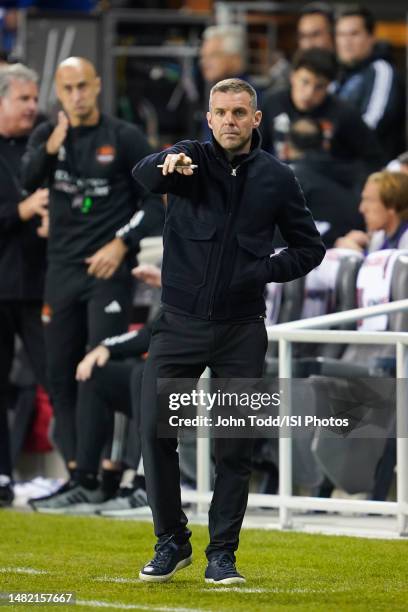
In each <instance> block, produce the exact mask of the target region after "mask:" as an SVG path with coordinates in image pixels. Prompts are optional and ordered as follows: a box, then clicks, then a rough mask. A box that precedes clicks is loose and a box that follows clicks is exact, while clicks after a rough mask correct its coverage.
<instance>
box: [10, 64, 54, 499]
mask: <svg viewBox="0 0 408 612" xmlns="http://www.w3.org/2000/svg"><path fill="white" fill-rule="evenodd" d="M37 107H38V86H37V75H36V73H35V72H34V71H33V70H30V69H29V68H27V67H26V66H23V65H22V64H14V65H12V66H6V67H2V68H0V184H1V193H0V242H1V249H0V507H1V506H6V505H9V504H11V503H12V500H13V491H12V486H11V477H12V469H11V468H12V466H11V459H10V449H9V446H10V445H9V432H8V425H7V408H6V388H7V385H8V378H9V374H10V369H11V363H12V359H13V354H14V340H15V336H16V335H18V336H19V337H20V338H21V340H22V343H23V345H24V348H25V349H26V352H27V355H28V357H29V360H30V362H31V365H32V367H33V370H34V373H35V375H36V378H37V380H38V382H40V383H42V384H45V363H44V359H45V351H44V345H43V332H42V325H41V305H42V295H43V280H44V271H45V244H46V242H45V240H44V238H45V237H46V234H47V222H48V212H47V204H48V190H47V189H37V190H36V191H35V192H34V193H33V194H32V195H30V196H28V197H25V195H24V194H23V191H22V188H21V185H20V167H21V157H22V155H23V153H24V150H25V146H26V143H27V139H28V135H29V134H30V132H31V131H32V128H33V126H34V123H35V121H36V119H37Z"/></svg>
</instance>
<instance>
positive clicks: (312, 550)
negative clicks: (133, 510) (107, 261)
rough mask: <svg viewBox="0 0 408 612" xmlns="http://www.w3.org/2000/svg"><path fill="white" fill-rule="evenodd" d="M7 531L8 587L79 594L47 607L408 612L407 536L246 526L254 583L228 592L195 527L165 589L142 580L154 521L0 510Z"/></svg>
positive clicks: (3, 550) (243, 557)
mask: <svg viewBox="0 0 408 612" xmlns="http://www.w3.org/2000/svg"><path fill="white" fill-rule="evenodd" d="M0 528H1V529H0V591H3V592H4V591H12V592H16V591H30V592H33V591H37V592H46V593H49V592H53V593H54V592H63V591H64V592H71V591H74V592H75V593H76V597H77V604H76V605H75V606H67V605H59V606H53V605H47V606H46V607H45V608H44V609H45V610H60V611H61V610H68V611H71V612H74V611H75V612H79V610H84V611H85V610H89V609H102V610H146V611H148V610H153V611H157V612H160V611H163V612H190V611H191V612H198V611H201V610H212V611H217V612H223V611H227V610H231V611H233V612H239V611H245V612H256V611H262V612H264V611H267V610H296V611H303V610H310V611H313V612H316V611H322V612H331V611H335V612H340V611H342V610H353V611H354V610H356V611H364V612H371V611H373V610H381V611H384V612H388V611H391V610H408V542H404V541H385V540H367V539H358V538H347V537H335V536H320V535H303V534H297V533H281V532H277V531H263V530H244V531H243V532H242V537H241V545H240V550H239V554H238V568H239V569H240V571H241V572H242V573H243V574H244V575H245V576H246V578H247V583H246V584H245V585H243V586H241V587H237V586H236V587H229V588H227V587H214V586H211V585H206V584H205V583H204V580H203V573H204V569H205V557H204V554H203V551H204V548H205V546H206V542H207V532H206V529H205V528H203V527H197V526H193V528H192V529H193V539H192V543H193V549H194V555H195V556H194V561H193V565H192V566H190V567H188V568H186V569H184V570H182V571H180V572H179V573H178V574H176V576H175V577H174V579H173V580H172V581H171V582H169V583H167V584H163V585H157V584H145V583H141V582H139V581H138V580H137V575H138V572H139V569H140V567H141V565H142V564H143V563H144V562H146V561H148V560H149V558H150V557H151V554H152V544H153V536H152V529H151V526H150V524H148V523H142V522H133V521H114V520H110V519H102V518H79V517H63V516H45V515H38V514H34V513H19V512H12V511H1V512H0ZM34 607H35V608H37V607H39V606H38V605H31V606H30V605H27V604H26V605H24V606H23V605H18V606H17V605H16V606H10V605H9V606H7V607H5V608H4V609H5V610H6V609H13V610H27V609H30V608H34Z"/></svg>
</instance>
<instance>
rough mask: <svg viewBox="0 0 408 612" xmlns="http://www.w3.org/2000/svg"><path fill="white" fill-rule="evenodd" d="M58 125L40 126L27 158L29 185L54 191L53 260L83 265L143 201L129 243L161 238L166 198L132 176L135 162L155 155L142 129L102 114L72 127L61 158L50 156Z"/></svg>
mask: <svg viewBox="0 0 408 612" xmlns="http://www.w3.org/2000/svg"><path fill="white" fill-rule="evenodd" d="M54 127H55V126H54V124H52V123H51V122H46V123H43V124H41V125H40V126H38V128H36V129H35V130H34V132H33V133H32V135H31V137H30V139H29V142H28V146H27V153H26V154H25V156H24V158H23V181H24V184H25V187H26V188H27V189H28V190H30V191H32V190H34V189H36V188H37V187H40V186H48V187H49V188H50V232H49V240H48V243H49V244H48V259H49V261H50V262H52V263H54V262H57V263H64V264H65V263H74V264H77V263H83V262H84V259H85V258H86V257H88V256H90V255H93V254H94V253H95V251H97V250H98V249H99V248H101V247H102V246H104V245H105V244H106V243H107V242H109V241H110V240H112V239H113V238H114V237H115V235H116V232H117V230H118V229H119V228H121V227H123V226H124V225H125V224H128V222H129V220H130V219H131V217H132V216H133V215H134V213H135V212H137V211H139V209H140V204H141V200H144V201H145V202H146V203H147V202H148V207H146V211H145V212H144V213H143V214H139V215H138V216H137V218H136V221H135V222H134V223H133V224H128V226H127V228H128V230H127V232H125V234H129V231H130V230H131V236H130V240H125V242H126V243H127V245H128V246H129V247H131V248H132V247H137V242H138V240H140V239H141V238H143V237H144V236H148V235H154V234H161V231H162V224H163V221H164V207H163V202H162V199H161V198H160V197H157V196H153V195H152V194H147V193H146V191H145V190H143V189H141V188H140V186H137V185H135V183H134V181H132V177H131V170H132V167H133V165H134V163H135V161H137V160H139V159H141V158H143V157H144V156H145V155H147V154H149V153H151V148H150V146H149V144H148V142H147V140H146V139H145V138H144V136H143V135H142V133H141V132H140V130H139V129H138V128H137V127H136V126H134V125H131V124H129V123H126V122H125V121H122V120H120V119H116V118H115V117H110V116H108V115H104V114H102V115H101V117H100V120H99V122H98V124H96V125H93V126H80V127H76V128H72V127H70V128H69V129H68V134H67V137H66V139H65V141H64V143H63V145H62V146H61V147H60V150H59V152H58V154H57V155H49V154H48V153H47V151H46V143H47V140H48V138H49V136H50V134H51V133H52V131H53V129H54ZM87 205H88V206H87ZM84 207H85V208H84ZM123 237H124V238H125V235H123Z"/></svg>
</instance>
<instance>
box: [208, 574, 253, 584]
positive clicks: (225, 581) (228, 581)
mask: <svg viewBox="0 0 408 612" xmlns="http://www.w3.org/2000/svg"><path fill="white" fill-rule="evenodd" d="M205 581H206V583H207V584H215V585H217V584H223V585H224V584H243V583H244V582H246V580H245V578H238V576H236V577H235V578H224V579H223V580H214V578H206V579H205Z"/></svg>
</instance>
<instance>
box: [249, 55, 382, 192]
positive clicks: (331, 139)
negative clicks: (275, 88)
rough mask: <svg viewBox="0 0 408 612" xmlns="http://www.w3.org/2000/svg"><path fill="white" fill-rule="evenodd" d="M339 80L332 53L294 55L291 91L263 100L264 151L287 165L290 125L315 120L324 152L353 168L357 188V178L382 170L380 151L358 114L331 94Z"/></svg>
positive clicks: (262, 130) (350, 170) (353, 180)
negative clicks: (269, 152) (318, 127)
mask: <svg viewBox="0 0 408 612" xmlns="http://www.w3.org/2000/svg"><path fill="white" fill-rule="evenodd" d="M335 74H336V61H335V58H334V56H333V54H332V53H330V51H326V50H324V49H308V50H306V51H300V52H299V53H297V54H296V56H295V59H294V61H293V67H292V74H291V86H290V88H289V89H286V90H282V91H280V92H276V93H274V94H271V95H268V96H267V97H265V99H264V103H263V121H262V124H261V132H262V136H263V147H264V148H265V149H267V150H270V151H271V152H273V153H275V155H277V156H278V157H279V158H280V159H281V160H283V161H288V153H287V143H288V133H289V129H290V124H291V123H292V122H293V121H295V120H296V119H300V118H304V117H310V118H312V119H315V120H317V121H318V122H319V123H320V125H321V127H322V130H323V146H324V148H325V150H326V151H330V154H331V155H332V156H333V157H334V158H335V159H338V160H342V161H343V162H348V163H349V175H350V176H351V183H353V182H355V180H356V178H357V177H358V176H359V174H364V177H365V176H366V175H367V174H368V172H369V171H373V170H376V169H378V168H379V164H380V157H381V151H380V148H379V145H378V142H377V139H376V136H375V134H374V133H373V132H372V130H370V129H369V128H368V127H367V126H366V125H365V123H364V122H363V121H362V119H361V117H360V116H359V114H358V112H357V111H356V110H354V109H353V108H352V107H351V106H349V105H348V104H346V103H345V102H342V101H341V100H337V99H336V98H335V97H334V96H332V95H331V94H329V92H328V88H329V85H330V83H331V81H332V80H333V79H334V77H335ZM356 162H360V164H359V163H356ZM359 166H360V167H359Z"/></svg>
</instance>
